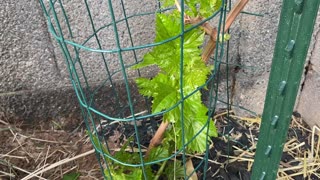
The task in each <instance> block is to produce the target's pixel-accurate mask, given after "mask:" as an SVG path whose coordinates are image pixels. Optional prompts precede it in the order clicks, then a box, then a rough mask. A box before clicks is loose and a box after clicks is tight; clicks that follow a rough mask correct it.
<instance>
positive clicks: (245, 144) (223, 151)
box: [0, 111, 320, 180]
mask: <svg viewBox="0 0 320 180" xmlns="http://www.w3.org/2000/svg"><path fill="white" fill-rule="evenodd" d="M213 119H214V120H215V122H216V126H217V128H218V132H219V137H217V138H213V139H212V141H213V144H212V145H211V146H210V152H209V163H208V171H207V172H206V179H225V180H228V179H230V180H231V179H232V180H234V179H242V180H246V179H250V173H251V170H252V165H253V160H254V152H255V148H256V144H257V140H258V138H259V126H260V118H259V117H256V118H243V117H237V116H235V115H234V114H233V113H232V112H230V114H229V116H228V115H227V113H226V112H225V111H220V112H218V113H216V114H215V116H214V118H213ZM160 121H161V119H158V122H160ZM79 124H80V126H79ZM81 124H82V123H81V121H80V120H71V119H65V120H62V121H60V122H56V121H50V122H40V123H33V124H25V123H23V122H17V123H15V124H9V123H8V122H6V121H3V120H2V121H0V136H1V139H0V141H1V142H0V143H1V148H0V157H1V158H0V178H2V179H10V178H11V179H22V178H23V177H26V176H28V175H29V174H31V173H35V174H36V175H33V178H34V179H43V178H45V179H62V178H63V177H64V175H65V174H69V175H79V179H103V178H102V174H101V172H100V169H99V168H100V167H99V164H98V162H97V160H96V156H95V153H94V151H93V148H92V145H91V143H90V141H89V139H88V137H87V134H86V133H85V129H84V126H83V125H81ZM106 127H107V128H104V129H105V130H106V131H105V135H106V138H107V139H108V145H109V148H110V149H112V150H114V151H118V150H119V148H120V147H121V145H122V144H123V143H124V142H125V141H126V139H128V138H129V137H130V136H133V135H134V128H133V125H130V124H122V123H114V124H112V125H108V126H106ZM140 127H144V128H141V131H139V132H140V136H141V137H142V139H141V144H142V147H143V148H147V147H148V143H149V140H150V139H151V138H152V128H151V124H149V123H146V124H144V125H143V126H142V125H140ZM146 127H149V128H146ZM142 129H144V130H142ZM318 130H319V129H317V128H316V127H314V128H310V127H308V126H307V125H306V124H305V123H304V122H303V120H302V118H301V117H300V115H299V114H298V113H294V115H293V116H292V121H291V125H290V129H289V132H288V139H287V141H286V144H285V146H284V153H283V156H282V159H281V163H280V168H279V173H278V179H305V178H308V179H319V178H320V175H319V174H320V170H319V169H320V158H319V139H318V135H317V134H319V131H318ZM133 146H135V145H133ZM143 150H145V149H143ZM178 158H179V157H178ZM188 159H191V160H192V164H193V166H194V167H197V165H198V164H199V163H200V162H201V160H202V159H203V156H202V154H196V155H188ZM153 168H154V169H155V170H156V169H157V168H159V167H156V166H154V167H153ZM200 169H202V165H201V166H200ZM197 175H198V177H201V179H202V177H203V172H200V171H197ZM29 177H32V176H29ZM41 177H42V178H41ZM199 179H200V178H199Z"/></svg>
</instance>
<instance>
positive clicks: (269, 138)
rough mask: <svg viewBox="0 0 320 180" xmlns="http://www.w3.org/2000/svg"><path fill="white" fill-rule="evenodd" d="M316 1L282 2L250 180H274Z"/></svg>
mask: <svg viewBox="0 0 320 180" xmlns="http://www.w3.org/2000/svg"><path fill="white" fill-rule="evenodd" d="M319 3H320V0H284V1H283V5H282V11H281V16H280V22H279V28H278V35H277V41H276V45H275V50H274V56H273V61H272V67H271V73H270V78H269V84H268V89H267V95H266V101H265V106H264V111H263V115H262V123H261V128H260V129H261V130H260V135H259V141H258V145H257V151H256V156H255V160H254V166H253V172H252V179H253V180H273V179H276V177H277V171H278V167H279V162H280V159H281V155H282V151H283V146H284V143H285V139H286V135H287V131H288V128H289V123H290V119H291V115H292V111H293V108H294V105H295V100H296V96H297V93H298V89H299V85H300V80H301V76H302V73H303V69H304V63H305V59H306V55H307V52H308V48H309V44H310V39H311V36H312V32H313V26H314V23H315V19H316V16H317V11H318V8H319Z"/></svg>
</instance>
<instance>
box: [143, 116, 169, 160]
mask: <svg viewBox="0 0 320 180" xmlns="http://www.w3.org/2000/svg"><path fill="white" fill-rule="evenodd" d="M168 125H169V121H166V122H164V120H163V121H162V122H161V124H160V126H159V128H158V130H157V132H156V134H155V135H154V136H153V137H152V139H151V140H150V144H149V146H148V149H147V152H146V156H145V157H146V158H148V156H149V154H150V151H151V149H153V148H155V147H157V146H159V145H160V144H161V142H162V139H163V134H164V132H165V131H166V129H167V127H168Z"/></svg>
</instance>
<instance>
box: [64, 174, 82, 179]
mask: <svg viewBox="0 0 320 180" xmlns="http://www.w3.org/2000/svg"><path fill="white" fill-rule="evenodd" d="M80 175H81V174H80V173H78V172H72V173H68V174H64V175H63V177H62V180H77V179H78V178H79V177H80Z"/></svg>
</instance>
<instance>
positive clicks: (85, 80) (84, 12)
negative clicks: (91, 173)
mask: <svg viewBox="0 0 320 180" xmlns="http://www.w3.org/2000/svg"><path fill="white" fill-rule="evenodd" d="M69 3H70V1H69V2H68V1H62V0H55V1H54V0H49V1H42V0H40V4H41V6H42V8H43V10H44V13H45V15H46V17H47V21H48V26H49V31H50V33H51V34H52V35H53V37H54V39H56V40H57V42H58V45H59V48H60V49H61V50H62V54H61V55H62V56H63V57H64V59H65V61H66V64H67V68H68V71H69V74H70V79H71V83H72V85H73V88H74V90H75V92H76V95H77V97H78V100H79V103H80V107H81V110H82V115H83V118H84V122H85V124H86V127H87V132H88V135H89V136H90V139H91V141H92V144H93V146H94V148H95V150H96V155H97V158H98V161H99V164H100V167H101V169H102V172H103V176H104V177H105V178H106V179H139V178H142V179H148V178H150V177H152V178H155V179H157V178H159V177H160V176H163V175H159V174H157V173H155V172H154V171H155V169H156V170H161V171H162V172H163V173H164V174H167V177H169V178H176V177H177V178H179V177H181V178H188V177H189V176H192V175H193V174H194V173H195V172H196V171H201V172H203V173H204V174H205V173H206V170H205V169H206V168H207V159H208V158H207V156H208V153H207V152H208V151H205V152H206V153H205V155H204V158H203V160H202V161H201V162H199V163H198V165H197V166H195V167H194V170H193V172H191V173H190V172H187V171H189V170H188V169H187V168H186V164H187V163H188V159H187V155H186V153H187V151H188V149H190V148H192V146H193V145H194V144H200V145H201V146H202V147H201V148H203V147H204V150H208V148H209V145H210V143H209V141H210V135H211V136H212V135H214V134H215V132H210V131H211V130H212V129H213V130H214V125H213V123H212V120H211V118H210V117H211V116H212V115H213V113H214V111H215V107H216V103H217V100H218V99H217V97H218V96H217V94H218V89H217V88H218V85H217V83H218V78H219V76H217V74H218V72H219V68H220V63H221V60H222V57H223V54H224V51H225V49H224V42H223V41H224V40H223V38H222V40H221V41H218V42H217V44H216V45H217V46H216V48H215V53H214V55H213V56H214V58H211V59H210V60H209V64H211V65H208V66H207V69H209V70H208V73H209V74H210V75H209V76H208V77H206V80H205V81H204V82H203V84H201V85H200V86H198V87H195V88H194V89H191V90H189V91H188V92H187V93H186V92H184V91H185V88H184V87H183V85H182V83H180V85H179V86H178V87H179V89H178V91H180V92H179V93H178V95H179V98H178V101H176V102H175V103H174V104H172V106H171V107H169V108H165V109H162V110H161V111H159V112H152V109H153V108H152V102H153V100H154V99H155V98H151V97H149V98H147V97H144V96H142V95H140V94H139V88H137V82H136V80H135V79H137V78H139V77H147V78H149V79H152V78H154V75H155V74H156V73H157V72H158V71H159V68H158V67H156V66H150V67H148V68H135V66H137V64H138V65H139V64H141V62H142V61H143V57H144V55H145V54H146V53H148V52H150V51H152V49H153V48H156V47H159V46H162V45H164V44H166V43H172V42H175V43H176V42H178V43H180V44H185V49H187V48H188V47H187V43H188V42H185V41H187V40H193V39H188V38H189V36H188V33H189V32H193V31H195V29H200V28H199V26H201V24H203V23H206V22H209V21H211V20H213V21H215V22H216V27H217V29H221V28H222V27H223V26H224V22H225V18H226V9H225V7H226V6H225V2H224V1H221V4H222V5H220V6H219V7H218V8H217V10H216V11H215V12H212V14H210V15H209V16H208V17H207V18H206V19H203V20H201V21H200V22H199V23H197V24H196V25H192V26H185V25H184V21H183V18H181V17H183V15H184V6H183V4H182V6H181V7H182V8H181V12H180V14H178V15H175V17H178V18H179V16H181V17H180V19H181V20H180V22H177V23H178V25H179V33H177V34H176V35H175V36H172V37H170V36H168V37H167V38H164V39H162V40H161V41H156V42H155V43H154V42H153V40H154V38H156V39H157V37H154V36H155V33H154V31H155V27H154V24H156V23H157V21H158V20H157V19H156V18H155V16H156V15H158V16H159V17H160V16H161V14H164V16H162V17H165V16H166V15H165V14H166V13H168V12H171V11H173V10H174V9H175V7H174V6H166V7H164V6H162V3H161V2H159V1H149V2H146V1H139V2H137V1H123V0H120V1H111V0H108V1H94V2H93V1H87V0H84V1H74V2H72V6H71V5H70V4H69ZM181 3H183V1H182V2H181ZM164 4H165V3H164ZM75 5H77V6H76V7H75ZM136 5H140V7H137V6H136ZM155 21H156V22H155ZM79 24H81V26H79ZM221 33H222V37H223V32H221ZM189 34H190V33H189ZM219 34H220V31H218V34H217V37H220V35H219ZM203 35H204V33H202V36H203ZM156 36H157V35H156ZM199 36H200V35H199ZM194 40H197V39H194ZM200 46H202V45H201V44H200ZM197 49H201V47H197ZM187 50H188V49H187ZM177 52H179V53H178V56H179V59H178V60H179V61H178V64H177V67H178V69H180V72H179V73H178V72H177V76H178V81H180V82H182V81H183V74H184V71H187V70H186V69H185V68H181V67H184V55H185V54H184V46H183V45H182V46H181V45H180V49H178V51H177ZM195 53H198V54H195V57H192V58H193V59H196V60H195V61H198V60H199V59H201V54H200V50H199V51H197V52H195ZM181 54H183V55H181ZM213 59H215V60H214V61H213ZM208 73H207V74H208ZM179 74H180V75H179ZM154 79H155V78H154ZM163 88H166V87H163ZM181 91H182V93H181ZM200 91H203V92H207V93H206V94H207V95H206V96H205V95H202V96H201V98H202V99H203V100H204V101H203V103H204V104H206V106H207V111H206V112H202V111H201V112H202V114H201V116H202V117H205V121H203V123H200V124H189V125H188V126H186V124H185V123H184V119H186V118H187V117H186V115H184V114H185V112H184V111H185V108H184V107H187V105H188V104H187V103H186V102H187V101H188V99H191V98H193V97H197V98H200V95H201V94H200ZM183 92H184V93H183ZM101 97H102V98H101ZM191 100H192V99H191ZM191 100H189V101H191ZM199 106H204V105H203V104H200V105H199ZM174 110H175V111H177V113H178V114H179V113H181V114H180V117H181V120H179V124H177V125H174V124H171V125H169V128H172V126H180V125H181V132H174V133H176V136H175V138H180V140H181V142H177V143H176V144H175V145H172V144H170V145H168V148H172V147H173V148H174V149H171V150H172V151H171V152H174V153H167V155H163V152H167V151H168V149H164V150H163V149H161V150H159V152H153V153H151V154H150V156H149V157H148V159H146V158H145V156H146V155H145V150H144V149H145V146H146V144H148V143H149V141H150V139H151V138H152V136H153V135H154V133H155V131H156V130H157V126H158V125H159V121H161V119H162V117H163V116H164V114H165V113H167V112H170V111H174ZM195 122H196V121H195ZM195 125H198V126H199V127H198V128H196V129H195V131H196V130H198V131H196V132H192V137H186V134H187V133H190V132H188V131H193V128H195V127H194V126H195ZM120 126H121V128H120ZM209 126H211V128H210V127H209ZM172 129H174V128H172ZM209 129H211V130H210V131H209ZM120 131H121V134H122V135H121V136H119V137H117V134H116V133H119V132H120ZM167 134H168V133H167ZM199 134H200V136H201V138H202V140H203V142H200V141H197V136H199ZM167 136H168V135H167ZM188 136H190V135H188ZM110 141H112V143H110ZM163 143H170V142H163ZM177 144H178V145H177ZM119 147H121V148H120V149H119ZM117 148H118V149H117ZM198 149H199V148H198ZM157 153H158V154H157ZM161 153H162V154H161ZM151 156H152V157H153V156H155V157H154V158H151ZM171 159H176V161H175V162H179V163H171ZM177 159H178V160H177ZM169 161H170V162H169ZM133 162H134V163H133ZM157 166H158V167H157ZM159 166H160V167H159ZM165 167H166V168H165ZM173 174H174V175H173ZM171 175H172V177H170V176H171ZM204 177H205V176H204Z"/></svg>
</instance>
